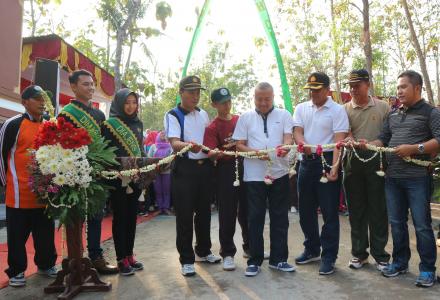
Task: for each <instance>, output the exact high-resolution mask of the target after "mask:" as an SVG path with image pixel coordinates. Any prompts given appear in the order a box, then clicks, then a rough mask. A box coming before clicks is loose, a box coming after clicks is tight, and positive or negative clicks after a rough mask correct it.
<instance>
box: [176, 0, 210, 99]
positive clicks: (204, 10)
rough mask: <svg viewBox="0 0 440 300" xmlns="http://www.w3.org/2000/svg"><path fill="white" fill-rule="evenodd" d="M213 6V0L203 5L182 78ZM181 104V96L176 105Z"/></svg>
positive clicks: (207, 0)
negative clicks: (210, 7)
mask: <svg viewBox="0 0 440 300" xmlns="http://www.w3.org/2000/svg"><path fill="white" fill-rule="evenodd" d="M210 5H211V0H206V1H205V3H204V4H203V8H202V11H201V12H200V16H199V19H198V20H197V25H196V29H195V30H194V33H193V37H192V40H191V45H190V46H189V50H188V54H187V55H186V60H185V65H184V66H183V71H182V78H183V77H185V76H186V71H187V70H188V65H189V61H190V60H191V56H192V53H193V50H194V47H195V45H196V43H197V40H198V39H199V36H200V32H201V30H202V24H203V21H204V19H205V16H206V15H207V14H208V12H209V6H210ZM179 102H180V95H177V99H176V103H179Z"/></svg>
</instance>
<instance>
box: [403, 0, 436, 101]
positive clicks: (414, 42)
mask: <svg viewBox="0 0 440 300" xmlns="http://www.w3.org/2000/svg"><path fill="white" fill-rule="evenodd" d="M400 3H401V4H402V6H403V9H404V10H405V16H406V20H407V23H408V27H409V32H410V36H411V42H412V45H413V46H414V49H415V50H416V53H417V57H418V59H419V64H420V69H421V71H422V75H423V79H424V81H425V87H426V93H427V94H428V101H429V103H431V104H434V96H433V94H432V88H431V81H430V79H429V73H428V69H427V67H426V52H425V53H424V52H423V51H422V47H421V46H420V42H419V39H418V38H417V34H416V31H415V29H414V23H413V20H412V16H411V12H410V10H409V7H408V2H407V1H406V0H400Z"/></svg>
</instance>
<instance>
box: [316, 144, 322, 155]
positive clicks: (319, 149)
mask: <svg viewBox="0 0 440 300" xmlns="http://www.w3.org/2000/svg"><path fill="white" fill-rule="evenodd" d="M322 152H323V149H322V146H321V145H318V146H316V154H318V155H319V156H321V155H322Z"/></svg>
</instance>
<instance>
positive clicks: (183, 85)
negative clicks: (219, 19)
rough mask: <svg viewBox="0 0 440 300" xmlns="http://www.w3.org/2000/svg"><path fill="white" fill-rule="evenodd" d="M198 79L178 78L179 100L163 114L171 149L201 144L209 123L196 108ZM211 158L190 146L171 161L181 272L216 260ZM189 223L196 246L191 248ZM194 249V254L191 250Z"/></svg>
mask: <svg viewBox="0 0 440 300" xmlns="http://www.w3.org/2000/svg"><path fill="white" fill-rule="evenodd" d="M202 89H204V88H202V85H201V81H200V78H198V77H197V76H187V77H185V78H183V79H182V80H181V81H180V84H179V94H180V97H181V103H179V105H177V107H175V108H173V109H172V110H170V111H169V112H168V113H166V114H165V116H164V128H165V132H166V136H167V138H168V139H169V141H170V144H171V146H172V148H173V150H174V151H175V152H178V151H180V150H182V149H183V148H185V147H186V146H188V145H189V143H195V144H202V143H203V136H204V134H205V128H206V126H208V124H209V117H208V114H207V113H206V111H204V110H202V109H200V108H198V107H197V104H198V103H199V99H200V90H202ZM212 168H213V164H212V161H211V160H210V159H209V158H208V156H207V154H205V153H203V152H202V151H201V147H200V146H197V145H193V147H192V148H191V151H190V152H189V153H185V154H184V155H183V157H178V158H177V159H176V160H175V163H174V166H173V170H172V173H171V192H172V197H173V201H174V208H175V212H176V230H177V236H176V246H177V250H178V251H179V254H180V259H179V260H180V263H181V265H182V267H181V273H182V275H184V276H192V275H194V274H195V268H194V261H199V262H207V263H218V262H220V261H221V258H220V257H218V256H215V255H214V254H212V253H211V198H212V193H211V189H212V187H211V185H210V183H211V176H212V172H213V169H212ZM193 224H194V227H195V228H194V229H195V233H196V246H195V249H193V245H192V240H193ZM194 250H195V253H194Z"/></svg>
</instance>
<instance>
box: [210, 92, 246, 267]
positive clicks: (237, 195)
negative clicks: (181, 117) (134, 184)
mask: <svg viewBox="0 0 440 300" xmlns="http://www.w3.org/2000/svg"><path fill="white" fill-rule="evenodd" d="M231 98H232V97H231V93H230V92H229V90H228V89H227V88H219V89H215V90H213V91H212V93H211V101H212V102H211V104H212V106H213V107H214V108H215V109H216V110H217V118H215V119H214V120H213V121H212V122H211V124H209V126H208V127H207V128H206V130H205V137H204V142H203V144H204V145H205V146H207V147H209V148H210V149H219V150H225V151H235V150H236V149H235V141H234V140H233V139H232V134H233V133H234V129H235V126H236V124H237V121H238V116H237V115H232V114H231V107H232V102H231ZM208 157H210V158H211V159H214V160H216V161H217V164H216V167H215V171H216V187H215V191H216V197H217V202H218V218H219V227H220V228H219V237H220V247H221V249H220V255H221V256H222V258H223V269H224V270H225V271H232V270H234V269H235V263H234V255H235V253H236V252H237V248H236V247H235V244H234V233H235V224H236V222H237V221H236V220H237V214H238V222H239V223H240V226H241V233H242V237H243V251H244V252H245V253H246V252H247V251H249V240H248V224H247V209H246V208H247V205H246V193H245V188H244V186H243V180H242V179H243V159H242V158H239V181H238V182H237V183H235V180H236V174H235V158H234V157H233V156H227V155H222V154H217V153H215V152H214V151H209V153H208ZM237 184H238V185H237Z"/></svg>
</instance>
